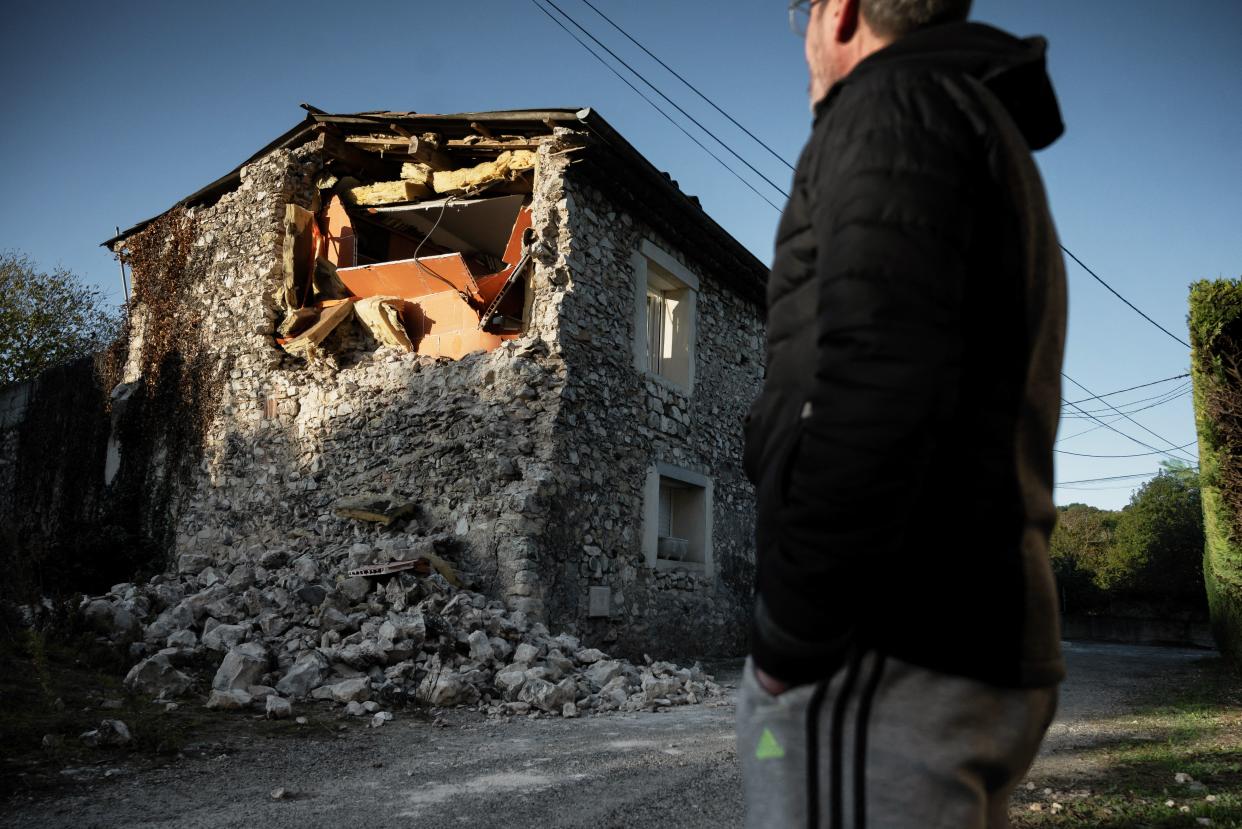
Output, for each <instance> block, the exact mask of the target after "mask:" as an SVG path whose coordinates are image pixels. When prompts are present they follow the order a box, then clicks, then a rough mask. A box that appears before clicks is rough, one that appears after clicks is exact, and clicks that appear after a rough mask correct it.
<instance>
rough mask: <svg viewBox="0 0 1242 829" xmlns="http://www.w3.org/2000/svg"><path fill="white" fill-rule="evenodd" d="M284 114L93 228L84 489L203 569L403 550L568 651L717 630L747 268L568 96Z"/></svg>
mask: <svg viewBox="0 0 1242 829" xmlns="http://www.w3.org/2000/svg"><path fill="white" fill-rule="evenodd" d="M306 109H307V111H308V114H307V116H306V118H305V119H304V120H303V121H302V122H300V123H299V124H297V125H296V126H295V127H293V128H292V129H290V130H289V131H288V132H286V133H285V134H284V135H282V136H280V137H279V138H277V139H276V140H275V141H273V142H272V143H271V144H269V145H267V146H266V147H264V148H262V149H261V150H259V151H258V152H257V153H255V154H254V156H252V157H251V158H250V159H248V160H247V161H246V162H245V163H243V164H242V165H241V166H239V167H238V168H237V169H236V170H234V171H232V172H230V173H229V174H227V175H226V176H224V177H222V178H221V179H219V180H218V181H216V182H213V183H212V184H210V185H208V186H207V187H205V188H203V189H202V190H200V191H198V192H197V193H194V194H192V195H190V196H188V197H186V198H185V199H183V200H182V201H181V202H179V203H178V204H177V205H175V206H174V207H173V208H171V209H170V210H169V211H167V212H165V213H164V214H161V216H159V217H157V218H155V219H152V220H150V221H148V222H144V223H142V224H140V225H138V226H136V227H134V228H131V229H130V230H128V231H125V232H124V233H121V234H120V235H118V236H117V237H116V238H114V239H111V240H109V241H108V242H107V243H106V244H107V245H108V246H109V247H110V248H111V249H112V250H114V251H116V252H117V253H118V254H119V255H120V257H121V259H122V261H123V262H126V263H128V265H129V267H130V268H131V269H132V273H133V283H134V284H133V288H134V301H133V302H132V303H131V306H130V327H129V332H130V335H129V338H128V342H127V344H126V345H125V348H124V351H123V352H118V353H117V354H115V355H114V357H115V360H114V362H115V367H114V370H115V376H113V377H111V378H110V379H109V380H108V382H107V388H108V389H109V390H110V399H109V404H108V405H109V412H108V414H107V415H106V417H105V419H104V420H103V421H101V422H102V423H103V427H102V434H103V435H104V437H105V438H106V439H103V440H102V444H101V447H100V448H98V451H97V453H96V454H92V458H95V459H96V460H97V464H98V467H99V468H98V470H97V475H98V478H99V481H100V486H101V487H102V489H101V491H100V494H99V495H98V496H97V497H95V500H98V501H101V502H104V501H106V500H107V498H108V491H109V489H110V488H116V487H119V486H122V485H125V484H126V482H128V484H127V485H129V486H131V487H137V488H139V489H141V490H142V491H143V492H145V493H147V496H145V500H144V501H143V502H142V505H141V506H140V508H138V511H139V512H143V514H142V515H141V520H142V522H144V526H145V527H146V528H147V530H148V532H149V534H150V535H152V537H155V538H157V540H159V541H161V543H162V544H164V545H165V547H164V548H165V549H166V550H167V551H168V554H169V559H168V560H170V561H174V562H176V566H177V567H178V568H179V570H180V571H181V572H182V574H183V575H184V574H197V578H198V581H199V582H200V583H202V584H205V585H211V584H215V583H219V584H223V585H231V586H233V587H235V588H236V589H237V590H245V589H246V588H247V587H248V586H249V583H250V582H251V581H252V580H253V579H254V572H255V569H254V568H257V567H261V566H262V564H263V562H265V561H266V562H270V561H272V560H273V557H275V558H277V559H279V560H281V561H285V562H287V561H295V560H302V561H305V560H310V561H312V562H313V563H314V569H315V570H316V576H317V577H320V578H321V579H322V578H324V577H326V578H328V579H332V578H344V577H345V576H346V575H347V574H348V573H351V572H361V571H362V570H363V568H373V569H372V570H371V572H390V571H396V570H400V569H402V568H404V567H414V566H422V567H424V568H425V567H427V566H429V563H430V566H433V567H435V568H438V569H442V570H443V571H444V572H445V573H446V574H450V573H451V574H452V576H453V577H454V578H456V577H460V578H462V579H463V580H468V581H471V582H473V583H474V584H475V585H477V586H478V587H479V589H481V590H482V591H483V592H485V593H487V594H489V595H492V596H495V597H497V598H500V599H502V600H503V601H504V602H505V603H506V604H507V605H508V607H509V608H510V609H511V610H514V611H522V612H524V613H525V614H527V615H528V616H529V617H531V618H534V619H540V620H542V621H543V622H545V623H546V625H547V626H548V627H549V628H550V629H552V630H554V631H555V630H562V631H566V632H568V633H572V634H574V635H575V636H578V637H580V638H581V639H582V641H583V642H584V643H589V644H595V645H598V646H600V647H608V648H611V649H613V650H614V651H616V652H619V653H628V654H640V653H643V652H647V653H651V654H655V655H659V654H676V655H698V654H723V653H739V652H741V650H742V649H743V647H744V644H745V642H744V639H745V631H746V629H747V618H748V606H749V600H750V592H751V585H752V579H753V573H754V566H753V563H754V552H753V543H752V532H753V503H754V499H753V490H752V488H751V486H750V485H749V483H748V482H747V481H746V479H745V476H744V474H743V472H742V469H741V457H742V431H741V430H742V420H743V417H744V414H745V411H746V407H747V406H748V404H749V401H751V400H752V399H753V398H754V396H755V395H756V394H757V392H758V389H759V385H760V382H761V379H762V375H763V365H762V341H763V336H764V323H763V311H762V308H763V291H764V285H765V283H766V279H767V270H766V268H765V267H764V266H763V265H762V264H761V263H760V262H759V261H758V260H757V259H755V258H754V257H753V256H752V255H751V254H750V253H749V252H747V251H746V250H745V249H744V248H743V247H742V246H741V245H740V244H739V243H738V242H737V241H736V240H734V239H733V238H732V237H731V236H730V235H729V234H728V233H726V232H725V231H724V230H723V229H722V228H721V227H720V226H719V225H717V224H716V223H715V222H714V221H713V220H712V219H711V218H710V217H709V216H707V214H706V213H704V212H703V210H702V209H701V208H700V206H699V204H698V202H697V200H696V199H694V198H693V197H690V196H687V195H685V194H683V193H682V192H681V191H680V190H679V189H678V187H677V184H676V182H674V181H673V180H672V179H671V178H670V177H669V176H668V175H667V174H663V173H661V172H659V171H658V170H657V169H656V168H655V167H653V166H652V165H651V164H650V162H648V161H647V160H646V159H645V158H643V157H642V156H641V155H640V154H639V153H638V152H637V151H636V150H635V149H634V148H633V147H632V146H631V145H630V144H629V143H628V142H627V141H626V140H625V139H624V138H622V137H621V136H620V135H619V134H617V133H616V132H615V131H614V130H613V129H612V128H611V127H610V126H609V125H608V124H607V122H605V121H604V120H603V119H602V118H601V117H600V116H599V115H598V114H597V113H595V112H594V111H592V110H589V109H587V110H545V111H511V112H490V113H469V114H459V115H422V114H416V113H403V112H372V113H360V114H353V115H331V114H328V113H325V112H322V111H320V110H317V109H314V108H312V107H306ZM170 374H175V375H176V377H177V382H178V383H180V386H179V387H182V388H188V389H189V392H188V399H185V400H176V399H175V400H174V403H173V408H171V409H170V408H168V407H167V406H166V407H165V408H163V409H159V408H157V407H155V406H154V402H153V401H154V400H155V398H156V397H157V396H158V394H157V392H156V391H154V389H155V388H156V385H157V384H155V383H154V377H153V375H161V379H160V383H162V384H163V386H161V387H170V388H176V387H178V386H177V383H171V384H170V382H169V375H170ZM113 381H115V382H113ZM31 395H33V396H34V397H37V384H36V391H35V392H30V391H29V390H28V391H27V396H31ZM174 398H175V395H174ZM12 399H15V398H13V397H12V395H10V403H11V405H10V409H14V407H16V409H15V410H14V411H9V412H8V413H7V414H6V419H5V424H6V427H7V433H8V434H10V435H11V434H12V433H14V430H15V428H16V426H15V424H20V423H21V421H22V406H21V405H19V404H21V400H18V402H17V403H12ZM32 405H33V404H32ZM143 406H146V407H147V416H146V417H143V418H136V417H135V416H134V412H135V411H136V409H139V408H142V407H143ZM45 408H46V407H45ZM157 411H158V412H163V413H164V414H163V415H160V416H152V413H154V412H157ZM169 412H175V413H176V414H175V416H172V415H169V414H168V413H169ZM33 414H34V411H33V410H31V412H28V413H27V414H26V417H31V416H33ZM127 419H128V421H127ZM174 420H176V421H178V423H179V424H180V425H177V424H174V423H173V421H174ZM127 422H128V423H129V425H128V426H127V425H126V424H127ZM66 428H70V427H66ZM186 435H189V437H188V438H186ZM183 438H186V439H183ZM4 447H5V449H4V451H5V452H6V453H9V454H12V453H13V452H14V451H15V450H14V440H13V439H6V443H5V444H4ZM92 452H95V450H92ZM88 454H90V453H88ZM96 455H97V457H96ZM94 462H95V461H92V463H94ZM12 468H16V467H14V466H13V465H12V464H10V469H12ZM92 474H95V473H92ZM4 486H8V487H9V488H12V487H14V486H21V484H20V483H19V482H18V480H17V479H16V478H14V475H13V473H12V472H11V471H10V474H9V477H8V479H7V480H4V481H0V489H2V488H4ZM155 490H159V491H161V492H163V493H164V497H162V498H159V499H154V498H151V497H149V495H150V493H151V492H153V491H155ZM12 502H13V499H12V498H11V497H10V498H8V499H7V500H5V499H3V498H0V511H3V507H4V506H5V505H6V504H8V505H11V504H12ZM144 511H145V512H144ZM308 575H309V574H308ZM291 589H292V587H291Z"/></svg>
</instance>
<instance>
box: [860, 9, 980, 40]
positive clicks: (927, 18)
mask: <svg viewBox="0 0 1242 829" xmlns="http://www.w3.org/2000/svg"><path fill="white" fill-rule="evenodd" d="M970 3H971V0H861V3H860V7H861V9H862V15H863V17H864V18H866V20H867V23H869V24H870V25H871V28H872V29H874V30H875V33H876V34H878V35H880V36H881V37H889V38H899V37H903V36H905V35H908V34H909V33H910V32H913V31H914V30H915V29H921V28H923V27H924V26H931V25H933V24H936V23H952V22H955V21H959V20H965V19H966V15H968V14H970Z"/></svg>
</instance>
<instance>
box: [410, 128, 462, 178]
mask: <svg viewBox="0 0 1242 829" xmlns="http://www.w3.org/2000/svg"><path fill="white" fill-rule="evenodd" d="M428 138H429V136H427V135H424V136H421V137H420V136H417V135H416V136H413V137H412V138H410V140H409V143H408V144H407V145H406V148H405V151H406V153H407V154H408V156H409V159H410V160H411V161H417V162H418V163H420V164H426V165H427V166H428V167H430V168H431V169H433V170H451V169H453V168H454V167H456V166H457V165H456V164H455V163H453V160H452V159H451V158H449V157H448V156H447V155H445V154H444V153H442V152H440V150H439V148H438V146H437V144H436V143H434V142H432V141H430V140H428Z"/></svg>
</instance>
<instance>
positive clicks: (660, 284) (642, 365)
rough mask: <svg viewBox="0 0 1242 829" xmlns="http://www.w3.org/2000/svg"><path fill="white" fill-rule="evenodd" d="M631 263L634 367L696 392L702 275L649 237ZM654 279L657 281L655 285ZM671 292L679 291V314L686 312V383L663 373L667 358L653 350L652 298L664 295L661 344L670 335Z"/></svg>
mask: <svg viewBox="0 0 1242 829" xmlns="http://www.w3.org/2000/svg"><path fill="white" fill-rule="evenodd" d="M631 263H632V266H633V271H634V299H635V302H634V340H633V342H634V367H635V369H636V370H637V371H639V372H640V373H641V374H642V375H643V376H644V377H649V378H651V379H653V380H656V381H657V382H660V383H664V384H665V385H667V386H669V387H671V388H673V389H676V390H677V391H679V392H681V393H683V394H686V395H690V394H692V393H693V391H694V380H695V363H696V361H697V356H698V349H697V339H698V294H699V278H698V277H697V276H695V274H694V273H693V272H691V271H690V269H688V268H687V267H686V266H685V265H682V264H681V263H680V262H678V261H677V260H676V259H675V258H674V257H673V256H672V255H671V254H669V253H668V252H667V251H665V250H664V249H663V248H661V247H659V246H658V245H656V244H655V243H654V242H652V241H650V240H648V239H643V240H642V242H641V243H640V245H639V248H638V250H636V251H635V252H634V253H633V255H632V257H631ZM652 263H654V264H655V265H656V266H657V267H658V268H659V269H660V270H661V271H663V273H659V274H655V273H652V272H651V268H650V265H651V264H652ZM653 282H655V283H656V284H655V285H654V286H653ZM671 293H677V294H679V296H678V297H677V298H676V302H677V303H678V305H679V306H680V305H683V304H684V308H681V311H680V313H682V314H683V315H684V321H685V349H686V355H685V360H686V365H685V375H686V379H685V382H682V381H681V380H680V379H678V378H674V377H670V376H669V375H668V374H667V373H663V372H662V371H661V369H660V364H661V363H662V361H663V360H664V359H665V358H664V357H663V356H658V357H653V355H652V353H651V350H652V348H651V342H652V339H653V333H654V332H653V329H652V326H651V325H650V313H649V309H650V307H651V305H652V297H653V296H660V297H661V301H660V303H659V304H660V306H661V308H662V315H663V316H664V320H663V321H662V323H661V325H660V327H659V337H658V339H659V341H660V344H661V346H664V344H665V342H666V341H665V338H666V337H667V336H669V332H668V330H667V329H668V320H669V310H668V308H667V303H668V302H670V301H672V300H671V299H670V298H669V296H668V295H669V294H671Z"/></svg>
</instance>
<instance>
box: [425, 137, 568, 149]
mask: <svg viewBox="0 0 1242 829" xmlns="http://www.w3.org/2000/svg"><path fill="white" fill-rule="evenodd" d="M551 137H552V136H550V135H549V136H546V137H540V138H508V139H499V140H495V141H491V140H479V139H474V138H453V139H449V140H448V141H447V142H446V143H447V145H448V147H449V148H450V149H454V150H462V149H466V150H537V149H539V147H540V146H542V145H543V143H544V142H546V141H547V140H548V139H549V138H551Z"/></svg>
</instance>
